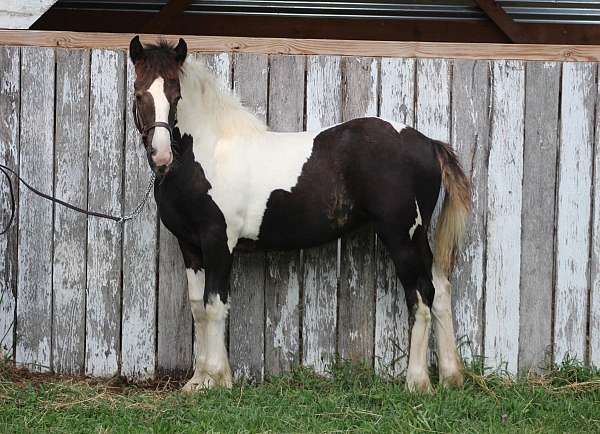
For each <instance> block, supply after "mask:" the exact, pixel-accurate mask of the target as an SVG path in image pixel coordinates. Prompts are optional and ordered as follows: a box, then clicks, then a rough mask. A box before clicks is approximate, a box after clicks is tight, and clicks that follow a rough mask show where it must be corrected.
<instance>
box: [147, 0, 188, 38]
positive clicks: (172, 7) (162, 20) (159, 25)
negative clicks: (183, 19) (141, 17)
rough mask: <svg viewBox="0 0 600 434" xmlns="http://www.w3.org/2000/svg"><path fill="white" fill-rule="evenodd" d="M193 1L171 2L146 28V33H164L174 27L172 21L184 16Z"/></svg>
mask: <svg viewBox="0 0 600 434" xmlns="http://www.w3.org/2000/svg"><path fill="white" fill-rule="evenodd" d="M190 3H192V0H169V2H168V3H167V4H166V5H165V6H163V8H162V9H161V10H160V12H159V13H158V14H157V15H156V16H154V17H153V18H152V19H151V20H150V21H149V22H148V23H147V24H146V25H145V26H144V29H143V31H144V33H164V31H165V29H167V28H169V27H172V25H171V21H172V20H173V19H175V18H177V17H178V16H181V15H183V13H184V12H185V10H186V9H187V8H188V6H189V5H190Z"/></svg>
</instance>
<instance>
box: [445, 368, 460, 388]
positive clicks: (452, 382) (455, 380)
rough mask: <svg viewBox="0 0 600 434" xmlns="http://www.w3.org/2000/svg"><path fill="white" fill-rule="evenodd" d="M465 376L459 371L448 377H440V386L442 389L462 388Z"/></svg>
mask: <svg viewBox="0 0 600 434" xmlns="http://www.w3.org/2000/svg"><path fill="white" fill-rule="evenodd" d="M464 382H465V376H464V375H463V373H462V372H461V371H455V372H453V373H452V374H450V375H444V376H441V375H440V384H441V385H442V386H444V387H456V388H460V387H463V383H464Z"/></svg>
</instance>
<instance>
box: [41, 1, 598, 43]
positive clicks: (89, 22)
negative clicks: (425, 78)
mask: <svg viewBox="0 0 600 434" xmlns="http://www.w3.org/2000/svg"><path fill="white" fill-rule="evenodd" d="M156 15H157V13H153V12H136V11H119V13H114V12H112V13H111V12H106V11H94V10H72V9H60V8H52V9H51V10H49V11H48V12H47V13H46V14H44V16H42V17H41V18H40V19H39V20H38V21H37V22H36V23H35V24H34V25H33V26H32V27H31V29H32V30H60V31H73V32H110V33H157V32H156V31H155V30H151V31H149V32H146V31H144V26H146V25H147V23H148V22H149V21H151V20H152V19H153V17H154V16H156ZM166 22H167V21H166V20H163V23H166ZM598 27H600V26H596V28H598ZM161 33H166V34H173V33H177V34H184V35H202V36H249V37H269V38H273V37H276V38H310V39H364V40H374V41H375V40H376V41H431V42H433V41H439V42H510V40H509V39H508V38H507V37H506V35H505V34H504V33H502V31H501V30H500V29H498V27H497V26H496V25H494V23H493V22H491V21H490V20H468V21H459V20H427V19H423V20H388V19H384V20H382V19H366V18H353V19H351V20H348V19H344V18H314V17H313V18H307V17H304V18H302V17H281V16H269V17H265V16H248V15H244V16H242V15H202V14H190V13H185V14H183V15H181V16H180V17H179V18H177V20H170V22H169V26H167V28H165V29H163V30H161ZM562 34H563V33H562V32H552V33H550V35H551V36H555V35H562ZM596 34H598V35H599V36H598V38H597V40H598V41H599V42H600V29H596ZM561 42H564V41H561Z"/></svg>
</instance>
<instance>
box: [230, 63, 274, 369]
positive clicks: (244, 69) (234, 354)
mask: <svg viewBox="0 0 600 434" xmlns="http://www.w3.org/2000/svg"><path fill="white" fill-rule="evenodd" d="M234 62H235V63H234V72H233V89H234V91H235V92H236V94H237V95H239V97H240V99H241V100H242V103H243V104H244V106H245V107H248V108H249V109H250V110H251V111H252V112H253V113H255V114H256V115H257V116H258V117H259V118H260V119H263V120H266V117H267V93H268V92H267V86H268V69H269V65H268V63H269V60H268V57H267V56H266V55H262V54H237V55H236V56H235V57H234ZM265 258H266V257H265V253H264V252H257V253H242V254H237V255H236V256H235V258H234V261H233V269H232V273H231V275H232V280H231V283H232V284H231V308H230V311H229V318H230V320H229V359H230V362H231V369H232V372H233V377H234V378H235V379H240V378H242V377H245V378H247V379H251V380H254V381H262V379H263V375H264V351H265V348H264V347H265V345H264V344H265V298H264V297H265Z"/></svg>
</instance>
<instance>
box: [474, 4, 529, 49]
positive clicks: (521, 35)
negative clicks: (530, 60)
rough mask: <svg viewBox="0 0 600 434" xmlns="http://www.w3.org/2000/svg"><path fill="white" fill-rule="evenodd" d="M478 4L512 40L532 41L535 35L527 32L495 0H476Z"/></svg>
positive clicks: (516, 41)
mask: <svg viewBox="0 0 600 434" xmlns="http://www.w3.org/2000/svg"><path fill="white" fill-rule="evenodd" d="M475 3H477V6H479V7H480V8H481V10H482V11H483V12H484V13H485V14H486V15H487V16H488V17H489V19H490V20H492V21H493V22H494V24H496V25H497V26H498V28H499V29H500V30H502V32H503V33H504V34H505V35H506V36H508V38H509V39H510V40H511V42H515V43H527V42H529V43H531V42H536V41H533V40H532V36H533V35H528V34H526V33H527V32H526V31H525V29H524V27H523V26H521V25H519V23H516V22H515V21H514V20H513V19H512V18H511V17H510V16H509V15H508V14H507V13H506V12H504V9H502V8H501V7H500V6H499V5H498V3H496V1H495V0H475Z"/></svg>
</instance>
